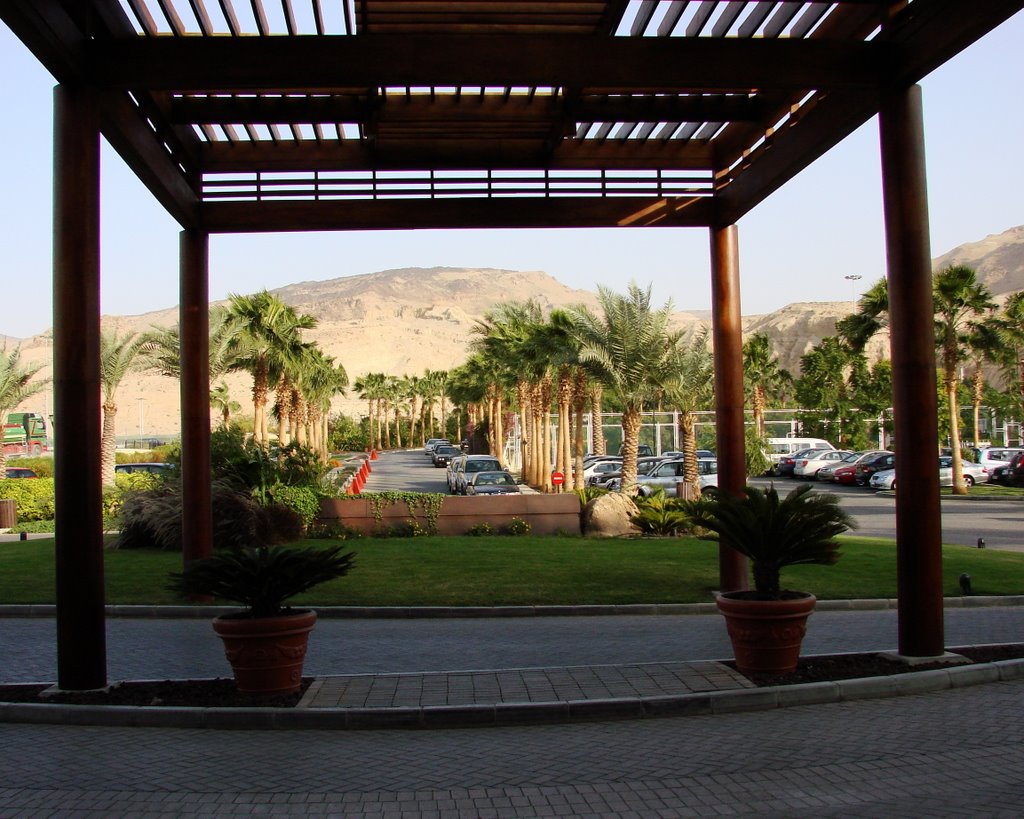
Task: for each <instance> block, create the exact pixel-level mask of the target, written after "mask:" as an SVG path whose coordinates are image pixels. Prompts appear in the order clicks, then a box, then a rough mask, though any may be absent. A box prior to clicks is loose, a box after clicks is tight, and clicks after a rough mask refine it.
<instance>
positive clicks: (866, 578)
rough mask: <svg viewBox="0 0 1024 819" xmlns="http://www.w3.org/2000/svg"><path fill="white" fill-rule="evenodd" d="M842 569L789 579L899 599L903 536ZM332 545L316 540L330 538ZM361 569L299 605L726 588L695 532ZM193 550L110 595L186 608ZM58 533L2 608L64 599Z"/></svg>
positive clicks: (397, 559)
mask: <svg viewBox="0 0 1024 819" xmlns="http://www.w3.org/2000/svg"><path fill="white" fill-rule="evenodd" d="M840 540H841V542H842V544H843V549H842V551H843V557H842V559H841V560H840V561H839V563H838V564H837V565H836V566H832V567H826V566H792V567H788V568H787V569H785V570H784V571H783V583H784V585H785V586H787V587H789V588H793V589H801V590H805V591H811V592H814V594H816V595H817V596H818V597H819V598H820V599H823V600H827V599H852V598H892V597H895V596H896V548H895V542H894V541H892V540H884V539H875V538H862V537H846V538H841V539H840ZM329 542H330V541H304V543H309V544H327V543H329ZM352 548H353V550H354V551H355V552H356V553H357V557H356V565H355V568H354V569H353V571H352V573H351V574H350V575H349V576H348V577H344V578H339V579H338V580H335V581H332V582H330V583H327V584H324V585H323V586H320V587H318V588H316V589H313V590H312V591H310V592H308V593H307V594H305V595H303V596H302V597H300V598H298V599H297V602H299V603H302V604H308V605H322V606H493V605H579V604H591V605H615V604H627V603H696V602H706V601H708V600H710V599H711V591H712V590H713V589H715V588H717V584H718V551H717V546H716V545H715V544H713V543H710V542H707V541H701V540H696V539H692V538H675V539H674V538H665V539H660V538H641V539H635V540H625V539H622V540H620V539H608V540H584V539H583V538H579V537H533V536H524V537H498V536H496V537H476V538H474V537H461V538H458V537H417V538H394V539H387V538H382V539H377V538H365V539H359V540H354V541H352ZM943 558H944V570H943V592H944V594H945V595H947V596H958V595H959V594H960V586H959V580H958V578H959V576H960V574H961V573H962V572H967V573H968V574H970V575H971V584H972V587H973V591H974V593H975V594H979V595H1008V594H1024V554H1020V553H1016V552H1004V551H998V550H995V549H972V548H968V547H965V546H946V547H944V549H943ZM180 567H181V556H180V555H178V554H174V553H170V552H156V551H145V550H131V551H108V552H106V553H105V579H106V590H107V602H108V603H119V604H150V605H153V604H157V605H159V604H174V603H181V602H182V601H181V600H179V599H178V598H176V597H175V595H174V594H172V593H171V592H170V591H168V590H167V589H166V588H165V586H166V585H167V575H168V573H169V572H171V571H176V570H178V569H179V568H180ZM54 599H55V592H54V542H53V540H52V539H40V540H30V541H14V542H9V543H2V544H0V603H53V602H54Z"/></svg>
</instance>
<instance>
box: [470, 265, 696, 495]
mask: <svg viewBox="0 0 1024 819" xmlns="http://www.w3.org/2000/svg"><path fill="white" fill-rule="evenodd" d="M597 298H598V303H599V306H600V314H597V313H594V312H592V311H591V310H590V309H588V308H586V307H583V306H572V307H569V308H566V309H564V310H562V309H560V310H554V311H552V312H551V313H550V314H549V315H547V316H545V315H544V311H543V309H542V308H541V306H540V305H539V304H538V303H537V302H534V301H525V302H508V303H505V304H501V305H498V306H497V307H495V308H494V309H492V310H490V311H488V312H487V313H486V314H485V316H484V318H483V319H482V320H480V321H478V322H477V325H476V327H475V328H474V339H473V341H472V343H471V350H472V355H471V357H470V358H469V360H468V361H467V362H466V363H465V364H463V365H462V366H460V367H458V368H456V369H455V370H453V371H452V382H453V394H455V395H456V396H458V398H459V399H460V400H462V401H466V402H468V403H469V404H472V405H476V406H478V407H479V408H480V412H481V415H482V417H483V418H484V419H485V420H486V422H487V423H486V426H487V429H488V432H489V434H488V442H489V446H490V449H491V452H492V453H493V454H495V455H500V454H501V448H502V446H503V443H504V438H505V429H504V415H505V412H506V410H507V409H508V408H512V409H513V410H514V411H515V412H517V413H518V414H519V424H520V429H521V430H522V435H523V447H522V453H523V476H524V478H525V480H526V481H527V482H528V483H530V484H531V485H533V486H537V487H542V488H544V489H546V490H549V489H550V488H551V473H552V472H553V471H557V472H560V473H562V474H563V475H566V476H568V475H570V474H575V482H576V483H575V488H581V487H582V475H583V455H584V452H585V451H586V449H587V447H586V446H585V443H586V442H585V441H584V437H583V435H584V424H583V415H584V412H585V410H586V409H587V407H588V406H589V408H590V410H591V412H592V413H593V417H595V418H600V415H601V409H602V400H603V396H604V394H605V392H606V391H608V392H610V393H613V394H614V396H615V398H616V400H617V402H618V403H619V405H620V407H621V410H622V431H623V443H622V456H623V476H622V485H623V491H625V492H629V491H631V490H632V487H633V486H635V484H636V455H637V450H638V446H639V441H640V425H641V415H642V412H643V410H644V409H645V408H646V407H648V406H653V405H655V404H659V405H665V404H667V405H669V406H672V407H674V408H678V409H679V410H680V411H681V412H682V417H683V419H684V421H683V451H684V453H687V454H688V458H687V461H688V463H689V465H690V467H691V469H690V470H689V473H688V474H687V480H689V481H691V482H692V483H693V484H694V485H696V483H697V463H696V438H695V435H694V424H693V416H692V413H693V412H695V411H696V410H698V409H702V408H704V407H705V406H708V405H710V403H711V401H712V398H713V396H712V394H711V390H712V383H713V379H712V378H711V377H710V374H711V370H712V359H711V353H710V350H709V349H708V343H707V341H708V339H707V334H706V333H699V334H697V335H695V336H693V337H691V338H688V339H687V338H685V337H684V334H683V333H682V332H681V331H679V330H675V329H672V328H671V327H670V318H671V312H672V306H671V302H669V303H667V304H665V305H664V306H663V307H661V308H658V309H655V308H653V307H652V305H651V289H650V287H648V288H647V289H646V290H644V289H642V288H640V287H638V286H637V285H636V284H635V283H631V284H630V285H629V287H628V290H627V293H626V294H625V295H622V294H617V293H614V292H612V291H611V290H609V289H607V288H605V287H599V288H598V293H597ZM552 408H556V410H557V414H558V418H559V422H558V424H557V425H556V426H555V430H554V432H555V436H556V437H555V440H554V441H552V440H551V439H550V435H551V432H552V430H551V425H550V424H549V423H548V418H549V412H550V411H551V409H552ZM592 429H593V432H594V434H595V437H594V440H592V441H591V446H590V449H591V450H592V451H595V452H598V453H601V452H603V449H604V438H603V435H601V433H600V430H599V429H598V427H597V426H596V425H594V426H593V427H592ZM552 453H554V458H553V461H554V462H553V463H552Z"/></svg>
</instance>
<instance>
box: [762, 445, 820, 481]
mask: <svg viewBox="0 0 1024 819" xmlns="http://www.w3.org/2000/svg"><path fill="white" fill-rule="evenodd" d="M812 448H818V449H835V447H834V446H832V444H830V443H829V442H828V441H826V440H824V439H823V438H769V439H768V451H767V453H766V454H767V455H768V459H769V460H770V461H771V462H772V467H771V469H770V470H769V472H768V474H772V473H774V474H778V473H777V472H775V466H776V464H778V462H779V461H780V460H781V459H782V458H783V457H784V456H787V455H792V454H793V453H795V452H800V451H801V450H804V449H812Z"/></svg>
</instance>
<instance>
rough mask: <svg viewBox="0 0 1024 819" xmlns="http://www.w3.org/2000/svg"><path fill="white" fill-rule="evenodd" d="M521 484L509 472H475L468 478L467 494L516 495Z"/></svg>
mask: <svg viewBox="0 0 1024 819" xmlns="http://www.w3.org/2000/svg"><path fill="white" fill-rule="evenodd" d="M518 493H519V486H518V485H517V484H516V479H515V478H513V477H512V475H511V474H510V473H508V472H474V473H473V474H471V475H469V476H467V478H466V491H465V494H466V495H516V494H518Z"/></svg>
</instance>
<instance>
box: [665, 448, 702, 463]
mask: <svg viewBox="0 0 1024 819" xmlns="http://www.w3.org/2000/svg"><path fill="white" fill-rule="evenodd" d="M685 454H686V453H684V452H680V451H679V450H678V449H672V450H669V451H668V452H662V453H661V458H662V459H664V460H668V459H669V458H682V457H683V456H684V455H685ZM696 454H697V457H698V458H714V457H715V453H714V452H712V451H711V450H710V449H698V450H697V451H696Z"/></svg>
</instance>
